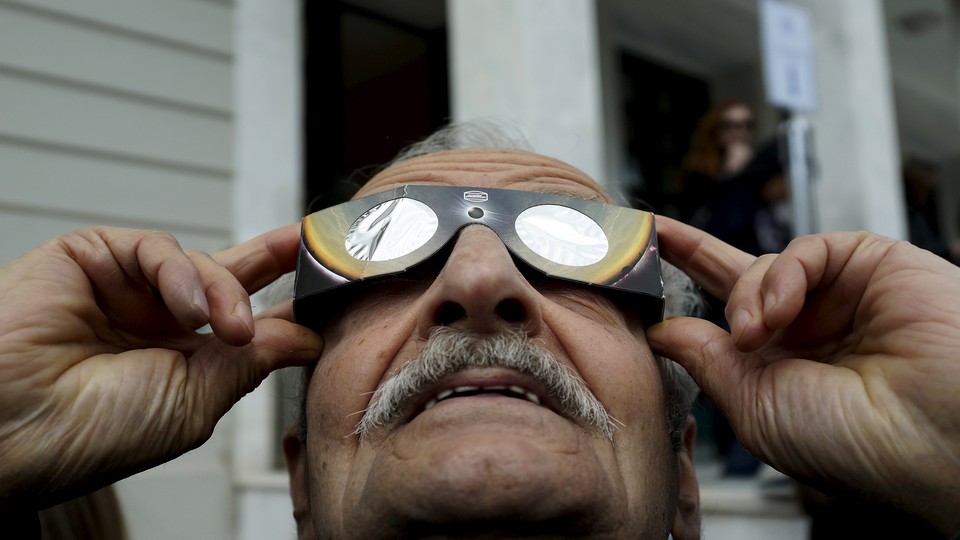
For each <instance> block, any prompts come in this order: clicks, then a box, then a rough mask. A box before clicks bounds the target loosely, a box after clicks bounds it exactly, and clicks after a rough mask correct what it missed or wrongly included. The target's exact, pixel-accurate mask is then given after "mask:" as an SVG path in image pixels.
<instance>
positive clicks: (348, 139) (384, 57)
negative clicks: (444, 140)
mask: <svg viewBox="0 0 960 540" xmlns="http://www.w3.org/2000/svg"><path fill="white" fill-rule="evenodd" d="M435 3H442V0H436V1H434V0H431V1H428V2H424V4H423V5H419V6H418V8H419V9H425V8H426V4H431V5H432V4H435ZM433 7H435V6H433ZM412 18H413V19H416V13H413V14H412ZM304 25H305V27H304V28H305V31H304V40H305V43H304V51H305V54H304V70H305V72H304V86H305V88H304V107H305V119H304V131H305V133H304V140H305V145H304V148H305V160H306V163H305V171H306V184H307V190H306V191H307V201H308V203H309V202H310V201H314V200H316V199H317V198H318V197H322V199H323V200H321V201H318V203H317V204H319V205H326V204H330V203H333V202H337V201H339V200H341V199H343V198H344V197H345V196H349V194H350V193H349V192H350V189H351V188H350V187H349V186H350V185H352V184H358V183H362V182H363V180H365V179H366V174H365V173H368V172H371V171H372V170H374V169H375V168H376V167H377V166H379V165H382V164H383V163H385V162H387V161H389V160H390V159H391V158H392V157H393V156H394V155H395V154H396V153H397V152H398V151H399V150H400V149H402V148H403V147H405V146H407V145H409V144H410V143H412V142H415V141H417V140H419V139H421V138H423V137H425V136H426V135H429V134H430V133H431V132H432V131H433V130H435V129H436V128H438V127H440V126H442V125H443V124H445V123H446V121H447V118H448V116H449V105H448V90H447V51H446V33H445V29H444V28H442V27H440V28H435V27H430V28H424V27H420V26H417V25H415V24H411V23H410V22H407V21H400V20H398V19H396V18H391V17H388V16H386V15H384V14H381V13H378V12H375V11H371V10H368V9H364V8H361V7H357V6H355V5H351V4H348V3H341V2H305V3H304ZM357 171H360V173H359V174H357V173H356V172H357Z"/></svg>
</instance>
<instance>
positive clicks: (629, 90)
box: [621, 53, 710, 217]
mask: <svg viewBox="0 0 960 540" xmlns="http://www.w3.org/2000/svg"><path fill="white" fill-rule="evenodd" d="M621 68H622V70H623V79H622V80H623V85H624V88H623V97H624V104H625V120H624V126H625V128H626V129H625V131H626V144H627V152H626V157H627V163H628V165H629V176H630V178H631V179H632V181H631V183H630V188H629V189H630V192H629V193H627V195H628V197H632V198H635V199H640V200H642V201H644V202H646V203H647V204H649V205H651V206H652V207H653V208H654V209H656V210H657V211H658V212H660V213H663V214H666V215H669V216H674V217H676V216H677V215H678V214H679V212H678V211H677V207H678V205H677V200H678V198H679V197H680V185H679V181H678V175H679V171H680V162H681V161H682V160H683V156H684V154H685V153H686V152H687V148H688V146H689V144H690V137H691V135H692V134H693V130H694V128H696V125H697V121H698V120H699V119H700V116H702V115H703V113H704V112H706V110H707V108H708V107H709V106H710V91H709V86H708V84H707V82H706V81H705V80H702V79H698V78H696V77H693V76H690V75H686V74H684V73H681V72H679V71H675V70H672V69H669V68H666V67H664V66H661V65H657V64H654V63H652V62H649V61H647V60H644V59H643V58H640V57H637V56H634V55H631V54H627V53H624V54H622V55H621Z"/></svg>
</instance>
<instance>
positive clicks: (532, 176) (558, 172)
mask: <svg viewBox="0 0 960 540" xmlns="http://www.w3.org/2000/svg"><path fill="white" fill-rule="evenodd" d="M455 153H456V152H438V153H435V154H428V155H426V156H420V157H417V158H413V159H411V160H408V161H404V162H401V163H398V164H396V165H393V166H391V167H389V168H388V169H386V170H384V171H382V172H381V173H380V174H378V175H377V176H375V177H374V178H373V179H371V180H370V182H368V183H367V185H366V186H364V187H363V188H362V189H361V190H360V192H358V193H357V197H359V196H362V195H368V194H370V193H375V192H378V191H383V190H386V189H389V188H393V187H398V186H401V185H405V184H432V183H437V184H443V185H470V184H471V182H469V180H464V179H462V178H461V175H463V174H470V175H478V178H477V179H478V180H479V179H481V178H482V179H484V180H492V181H495V182H502V183H503V185H497V186H496V187H501V188H508V189H509V188H514V189H517V188H520V189H522V187H523V184H525V183H532V184H534V185H535V186H534V189H528V191H543V192H548V193H557V194H560V195H567V196H572V197H577V198H580V199H586V200H600V201H603V202H607V203H612V202H613V201H612V199H611V198H610V197H609V196H608V195H607V194H606V193H605V192H604V191H603V188H602V187H601V186H600V185H599V184H597V183H596V182H595V181H593V180H592V179H590V178H589V177H588V176H587V175H586V174H584V173H583V172H582V171H580V170H578V169H576V168H574V167H572V166H569V165H566V164H565V163H563V162H560V161H556V160H553V159H552V158H546V157H544V156H539V155H537V154H527V153H516V152H500V153H497V154H495V156H496V157H497V158H502V157H510V158H515V157H520V158H521V159H510V160H498V161H486V160H479V159H475V158H477V157H478V155H477V154H479V153H478V152H471V153H470V154H472V155H471V156H468V157H470V158H471V159H459V158H457V156H455V155H451V154H455ZM503 154H505V155H503ZM483 155H484V156H487V157H493V156H491V154H490V153H489V152H484V153H483ZM433 156H438V157H442V158H443V159H440V160H431V159H427V158H430V157H433ZM451 158H452V159H451ZM544 161H547V162H548V163H546V164H545V163H544ZM568 187H569V188H573V189H565V188H568ZM544 188H545V189H544Z"/></svg>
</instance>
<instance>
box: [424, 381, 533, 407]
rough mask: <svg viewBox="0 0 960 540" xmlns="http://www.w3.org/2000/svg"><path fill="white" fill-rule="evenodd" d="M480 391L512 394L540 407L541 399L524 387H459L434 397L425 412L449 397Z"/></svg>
mask: <svg viewBox="0 0 960 540" xmlns="http://www.w3.org/2000/svg"><path fill="white" fill-rule="evenodd" d="M479 390H483V391H489V392H510V393H511V394H514V395H516V396H517V397H520V398H523V399H526V400H527V401H529V402H530V403H533V404H534V405H540V398H539V397H537V395H536V394H534V393H533V392H531V391H529V390H527V389H526V388H524V387H522V386H483V387H480V386H458V387H456V388H448V389H446V390H444V391H442V392H440V393H438V394H437V395H436V396H434V397H433V399H431V400H430V401H428V402H427V404H426V405H424V407H423V410H427V409H429V408H430V407H433V406H434V405H436V404H437V403H439V402H441V401H443V400H445V399H447V398H448V397H450V396H452V395H454V394H465V393H470V392H477V391H479Z"/></svg>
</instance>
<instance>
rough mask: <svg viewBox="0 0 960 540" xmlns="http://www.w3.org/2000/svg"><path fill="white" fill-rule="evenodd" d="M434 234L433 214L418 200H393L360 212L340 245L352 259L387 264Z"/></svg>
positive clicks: (434, 222) (425, 241)
mask: <svg viewBox="0 0 960 540" xmlns="http://www.w3.org/2000/svg"><path fill="white" fill-rule="evenodd" d="M436 232H437V214H435V213H434V211H433V210H431V209H430V207H429V206H427V205H425V204H423V203H422V202H420V201H417V200H414V199H408V198H400V199H393V200H390V201H387V202H384V203H381V204H378V205H377V206H374V207H373V208H371V209H369V210H367V211H366V212H364V213H363V214H362V215H361V216H360V217H358V218H357V220H356V221H354V222H353V225H351V226H350V230H348V231H347V238H346V240H345V241H344V244H345V245H346V248H347V253H349V254H350V255H351V256H353V258H355V259H358V260H361V261H389V260H392V259H397V258H400V257H403V256H404V255H408V254H410V253H412V252H413V251H416V250H417V249H419V248H420V247H422V246H423V245H424V244H426V243H427V242H428V241H429V240H430V239H431V238H433V235H434V233H436Z"/></svg>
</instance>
